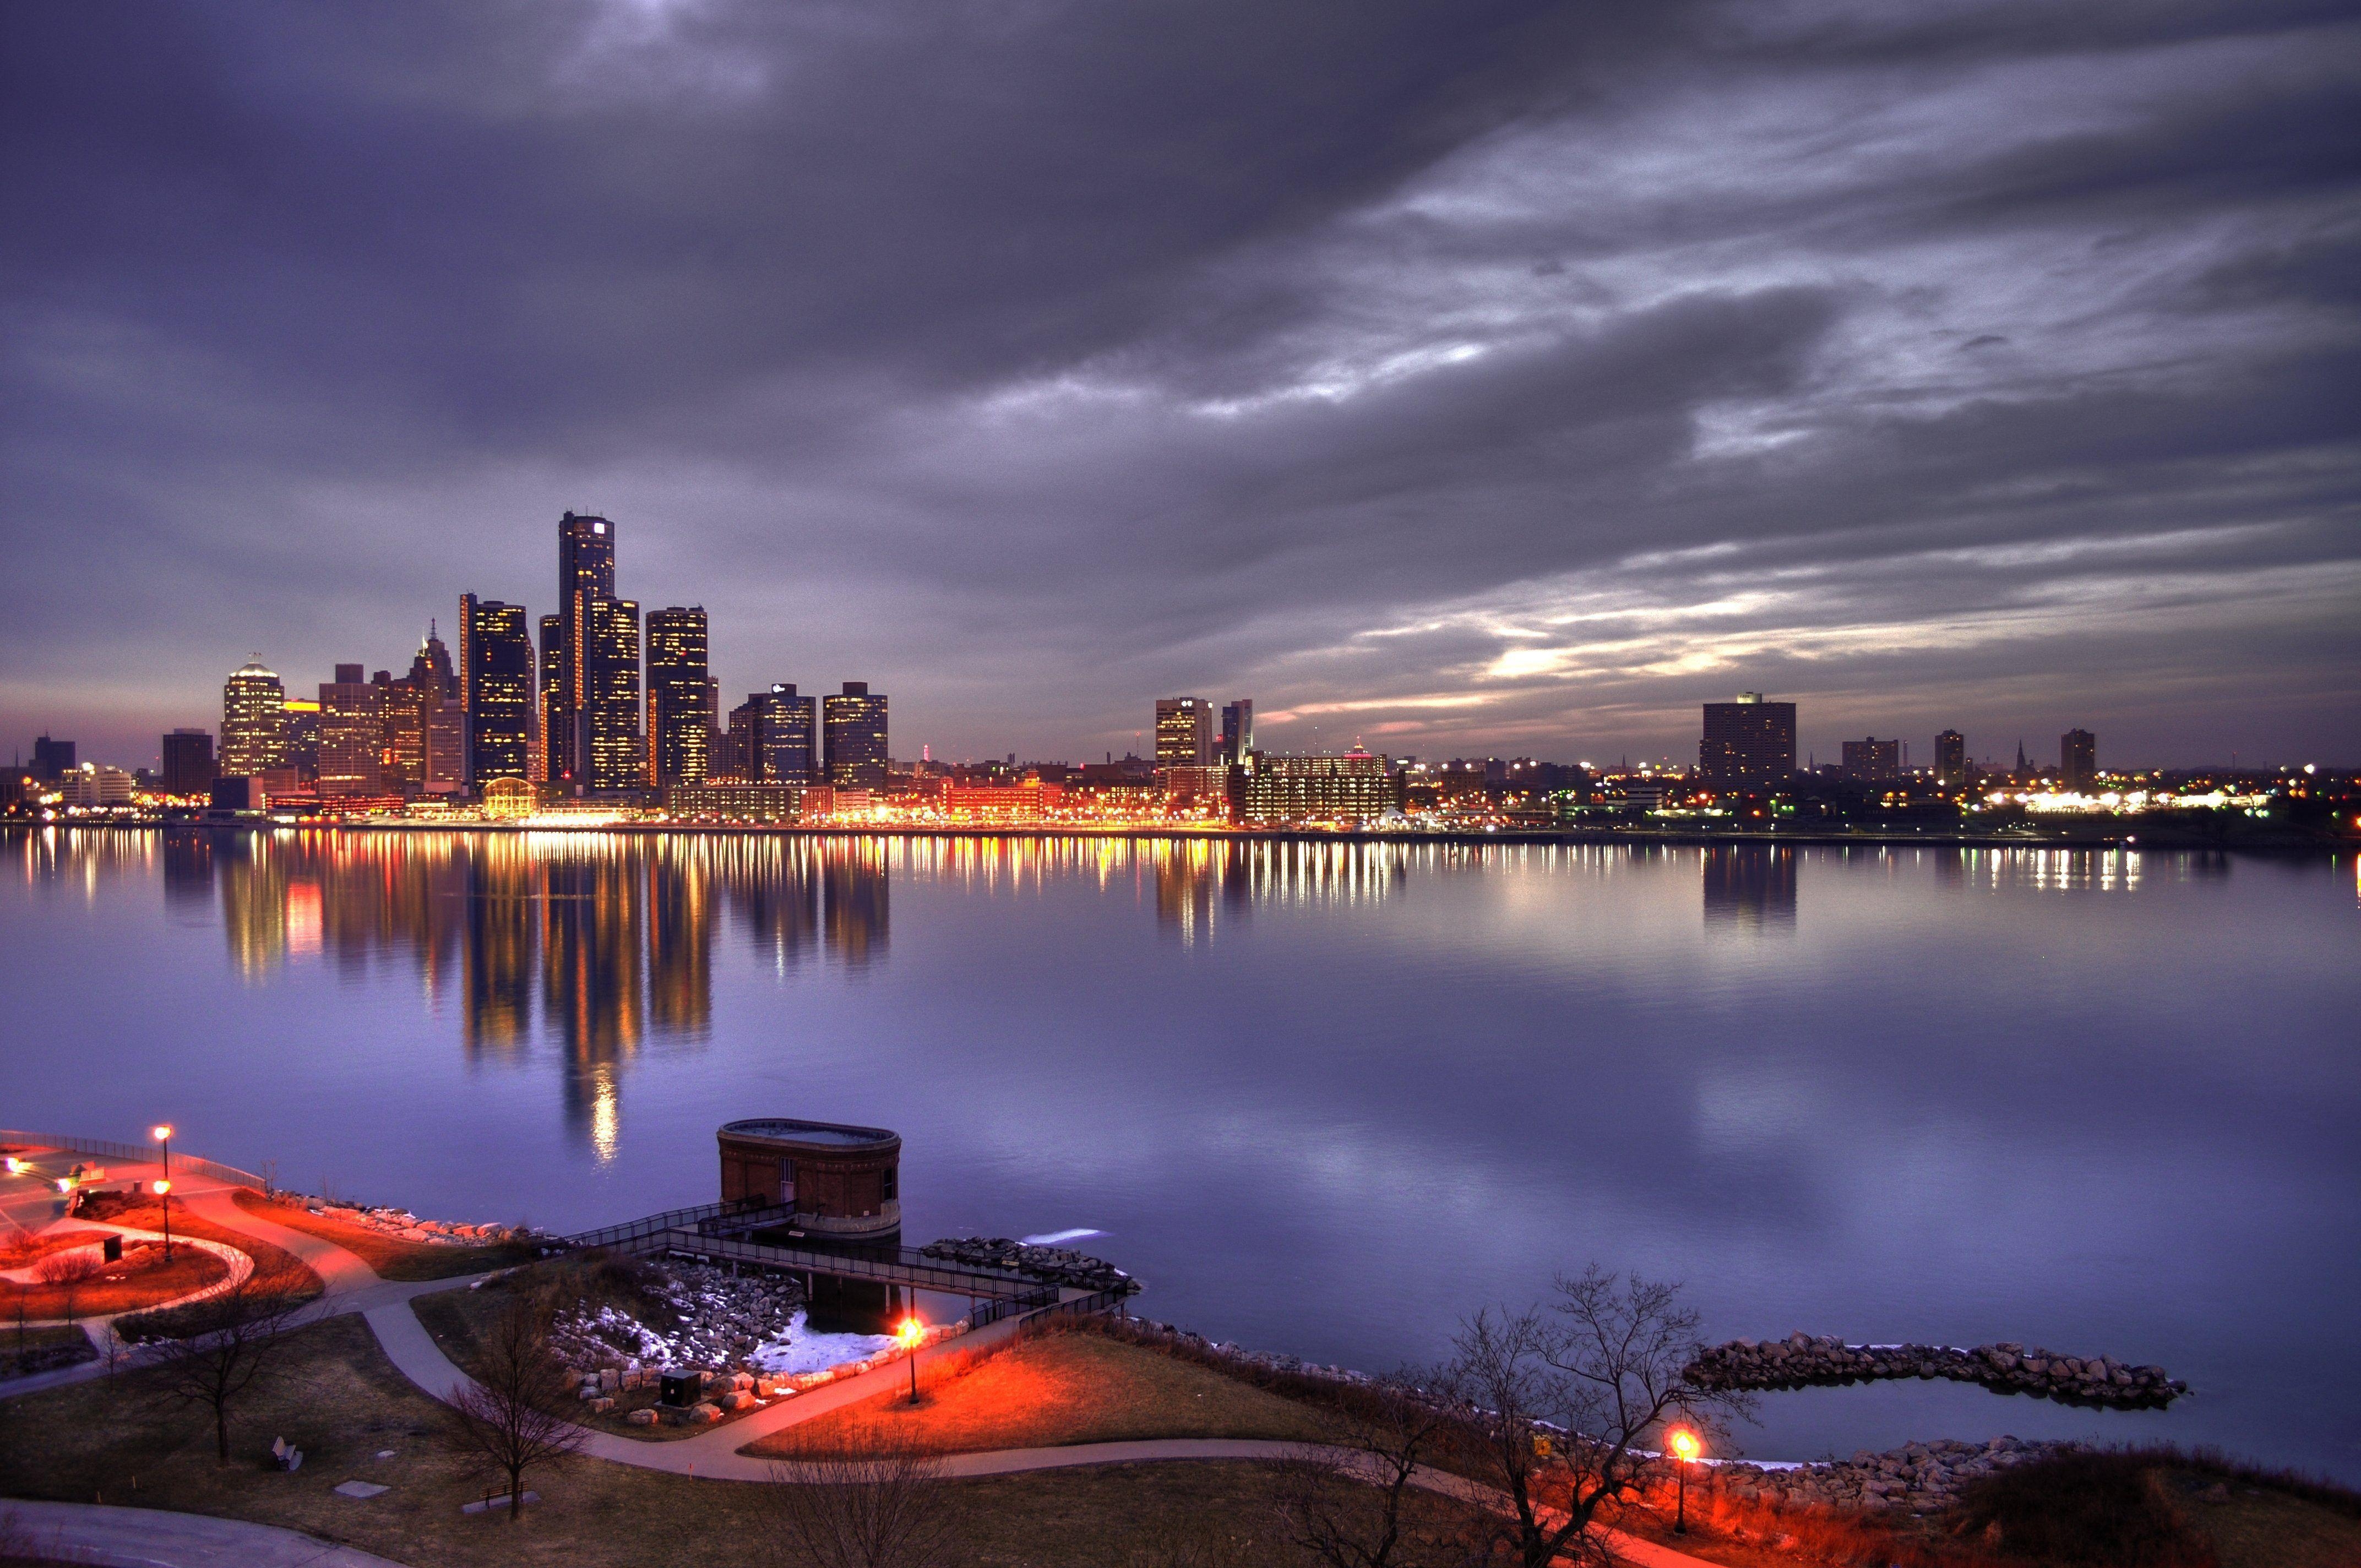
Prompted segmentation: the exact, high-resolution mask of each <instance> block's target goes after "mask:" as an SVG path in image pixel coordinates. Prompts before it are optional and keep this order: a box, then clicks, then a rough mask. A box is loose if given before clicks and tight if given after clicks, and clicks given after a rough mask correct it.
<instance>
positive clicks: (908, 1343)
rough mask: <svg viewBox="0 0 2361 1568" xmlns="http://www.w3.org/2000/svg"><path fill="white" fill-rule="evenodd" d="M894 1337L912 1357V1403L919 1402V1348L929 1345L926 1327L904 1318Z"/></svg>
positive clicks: (914, 1319) (916, 1321)
mask: <svg viewBox="0 0 2361 1568" xmlns="http://www.w3.org/2000/svg"><path fill="white" fill-rule="evenodd" d="M894 1337H895V1339H896V1340H897V1341H899V1342H900V1343H901V1346H902V1348H903V1349H904V1350H905V1351H907V1352H908V1353H909V1356H910V1403H912V1404H913V1405H915V1404H917V1402H918V1347H919V1346H920V1345H922V1344H924V1343H927V1329H926V1325H925V1324H923V1323H921V1322H919V1321H918V1320H917V1319H916V1318H904V1319H903V1320H902V1321H901V1322H900V1324H898V1325H897V1326H896V1327H895V1330H894Z"/></svg>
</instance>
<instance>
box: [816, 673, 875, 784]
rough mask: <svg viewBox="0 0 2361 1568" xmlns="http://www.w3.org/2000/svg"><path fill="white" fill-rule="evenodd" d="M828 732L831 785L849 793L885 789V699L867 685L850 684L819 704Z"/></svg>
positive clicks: (861, 683) (861, 682) (829, 778)
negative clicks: (873, 692)
mask: <svg viewBox="0 0 2361 1568" xmlns="http://www.w3.org/2000/svg"><path fill="white" fill-rule="evenodd" d="M820 717H821V720H822V722H823V724H824V725H825V727H826V729H827V732H828V782H829V783H830V784H839V785H841V786H843V787H846V788H850V789H884V787H885V758H886V751H885V698H884V696H883V695H882V694H881V695H879V696H871V695H870V692H869V683H868V682H867V681H847V682H845V683H844V690H843V692H842V693H841V694H840V695H839V696H831V697H828V698H826V699H824V700H823V701H822V702H821V703H820Z"/></svg>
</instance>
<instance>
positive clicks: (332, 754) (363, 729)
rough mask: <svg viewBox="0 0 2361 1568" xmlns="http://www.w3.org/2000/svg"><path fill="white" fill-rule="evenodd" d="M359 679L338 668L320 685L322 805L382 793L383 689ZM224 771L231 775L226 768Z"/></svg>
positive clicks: (350, 669)
mask: <svg viewBox="0 0 2361 1568" xmlns="http://www.w3.org/2000/svg"><path fill="white" fill-rule="evenodd" d="M362 673H363V672H362V669H361V666H360V665H358V664H338V665H337V666H336V678H335V680H333V681H323V682H321V683H320V763H319V773H318V775H317V777H318V779H319V789H320V795H321V797H322V798H323V799H326V798H329V797H332V796H333V797H337V798H343V797H347V796H355V795H359V796H375V795H383V794H385V793H386V785H385V695H386V688H385V687H384V686H380V685H377V684H376V683H375V682H372V681H368V680H364V679H363V678H362ZM388 684H389V685H390V682H389V683H388ZM223 771H224V772H225V773H226V772H229V771H231V770H229V769H228V767H227V766H226V765H225V767H224V770H223Z"/></svg>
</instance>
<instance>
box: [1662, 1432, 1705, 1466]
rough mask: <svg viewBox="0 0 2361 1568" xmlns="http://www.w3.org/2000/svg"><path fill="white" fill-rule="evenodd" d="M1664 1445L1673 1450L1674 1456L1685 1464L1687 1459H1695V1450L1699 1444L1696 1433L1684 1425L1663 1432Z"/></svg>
mask: <svg viewBox="0 0 2361 1568" xmlns="http://www.w3.org/2000/svg"><path fill="white" fill-rule="evenodd" d="M1664 1445H1665V1446H1666V1447H1668V1448H1670V1449H1671V1450H1672V1451H1673V1454H1674V1456H1675V1458H1677V1459H1679V1460H1680V1461H1681V1462H1682V1463H1683V1464H1686V1463H1687V1462H1688V1461H1690V1460H1692V1459H1695V1458H1696V1457H1697V1451H1698V1449H1699V1447H1700V1446H1701V1445H1700V1444H1699V1443H1698V1442H1697V1433H1695V1432H1693V1431H1689V1429H1688V1428H1686V1427H1675V1428H1674V1429H1673V1430H1672V1431H1668V1432H1666V1433H1665V1434H1664Z"/></svg>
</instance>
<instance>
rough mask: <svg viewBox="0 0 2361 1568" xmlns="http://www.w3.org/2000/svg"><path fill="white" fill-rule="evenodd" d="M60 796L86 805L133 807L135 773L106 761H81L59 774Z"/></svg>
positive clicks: (68, 803)
mask: <svg viewBox="0 0 2361 1568" xmlns="http://www.w3.org/2000/svg"><path fill="white" fill-rule="evenodd" d="M57 783H58V798H59V800H60V801H61V802H62V803H63V804H65V805H67V806H83V807H91V806H129V805H130V804H131V798H132V795H133V792H134V790H135V788H136V784H135V781H134V780H133V779H132V777H131V775H130V774H129V773H126V772H124V771H123V770H122V769H121V768H110V767H108V766H107V765H106V764H105V763H104V762H80V763H77V764H75V765H74V766H72V767H71V768H68V769H67V770H66V771H65V772H64V773H60V774H59V775H58V781H57Z"/></svg>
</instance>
